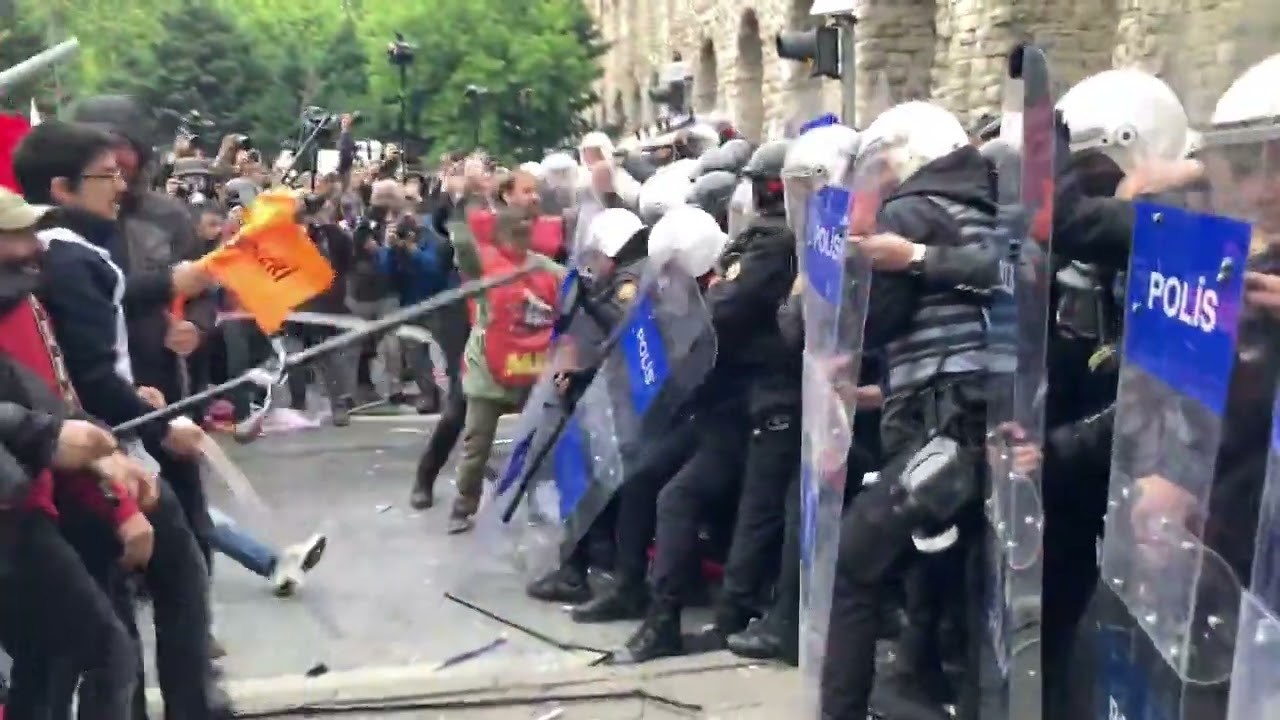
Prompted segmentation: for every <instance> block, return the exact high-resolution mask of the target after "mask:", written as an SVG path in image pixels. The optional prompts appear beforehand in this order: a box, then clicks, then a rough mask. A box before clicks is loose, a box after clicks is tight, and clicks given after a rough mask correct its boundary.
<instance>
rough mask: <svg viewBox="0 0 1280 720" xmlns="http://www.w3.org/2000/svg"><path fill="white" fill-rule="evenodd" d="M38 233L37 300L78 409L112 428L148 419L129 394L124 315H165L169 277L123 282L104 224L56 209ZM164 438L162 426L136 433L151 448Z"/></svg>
mask: <svg viewBox="0 0 1280 720" xmlns="http://www.w3.org/2000/svg"><path fill="white" fill-rule="evenodd" d="M38 227H39V228H40V230H39V232H38V235H39V237H40V239H41V241H42V242H43V243H45V245H46V250H45V252H44V259H43V268H42V271H41V287H40V289H39V291H38V292H37V295H38V296H39V299H40V301H41V302H42V303H43V304H44V306H45V307H46V308H47V309H48V311H49V318H50V321H51V325H52V327H53V330H54V334H55V335H56V339H57V343H58V345H59V347H60V349H61V352H62V356H63V359H64V361H65V363H66V367H67V373H68V375H69V376H70V380H71V383H72V384H73V385H74V386H75V387H76V388H77V390H78V391H79V393H80V402H81V404H82V405H83V407H84V409H85V410H86V411H87V412H89V413H90V414H91V415H93V416H94V417H97V418H100V419H101V420H103V421H105V422H107V423H109V424H111V425H113V426H114V425H117V424H119V423H122V422H125V421H126V420H132V419H133V418H136V417H138V416H140V415H144V414H146V413H148V412H150V411H151V407H150V406H149V405H147V404H146V403H145V402H143V400H142V398H140V397H138V391H137V389H136V385H137V384H139V383H138V380H137V378H136V377H135V375H134V362H133V353H132V348H133V346H132V344H131V343H130V337H129V331H128V323H127V320H126V315H127V312H128V309H129V308H131V307H141V308H148V307H165V306H166V305H167V304H168V302H169V295H170V287H171V284H170V279H169V275H168V274H167V273H156V274H151V275H144V276H139V277H137V278H135V279H134V280H133V281H128V282H126V280H125V272H124V270H123V268H122V265H121V260H120V258H121V255H122V254H123V253H122V251H121V245H122V243H120V242H119V241H118V240H117V239H116V231H117V228H116V225H115V223H112V222H111V221H108V220H103V219H100V218H95V217H92V216H89V215H87V214H86V213H83V212H78V211H73V210H68V209H65V208H58V209H55V210H53V211H51V212H49V213H48V214H47V215H45V216H44V218H43V219H42V220H41V222H40V225H39V226H38ZM162 391H163V389H162ZM167 432H168V427H167V425H166V424H164V423H152V424H150V425H147V426H144V427H142V428H140V429H139V435H140V436H141V437H142V438H143V439H144V440H147V441H155V442H157V443H158V442H160V441H162V440H163V439H164V437H165V435H166V434H167Z"/></svg>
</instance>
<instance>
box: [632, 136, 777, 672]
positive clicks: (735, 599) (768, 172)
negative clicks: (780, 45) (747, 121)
mask: <svg viewBox="0 0 1280 720" xmlns="http://www.w3.org/2000/svg"><path fill="white" fill-rule="evenodd" d="M786 152H787V143H786V142H785V141H777V142H771V143H766V144H765V145H763V146H761V147H760V148H759V149H758V150H757V151H756V153H755V155H754V156H753V157H752V158H751V160H750V161H749V162H748V163H747V165H746V166H745V167H744V168H743V176H744V177H745V178H747V179H748V180H749V181H750V183H751V192H752V205H753V207H754V208H756V211H757V214H756V215H755V216H754V217H752V218H751V219H750V222H749V223H748V225H747V227H746V228H745V229H744V231H743V232H742V233H741V234H740V235H739V236H738V237H736V238H732V239H731V241H730V245H729V247H728V248H727V250H726V251H725V254H724V257H723V258H722V259H721V265H722V268H723V270H722V272H721V273H720V274H719V276H718V277H717V278H716V279H715V280H714V281H713V283H712V284H711V286H710V288H709V289H708V291H707V295H706V301H707V304H708V306H709V307H710V309H711V315H712V319H713V323H714V325H715V330H716V336H717V338H718V341H719V345H720V347H721V348H732V349H733V350H732V351H731V352H721V353H720V354H719V355H718V356H717V364H716V368H715V370H713V371H712V377H711V378H710V379H709V380H708V381H707V382H706V383H705V384H704V385H703V387H702V388H701V391H700V392H699V393H698V395H697V397H696V398H695V405H696V408H695V411H694V412H695V415H696V416H697V417H698V418H699V426H700V429H701V433H702V434H701V437H700V438H699V443H698V448H697V449H696V451H695V452H694V455H693V457H692V458H690V459H689V461H688V462H687V463H686V464H685V465H684V467H682V468H681V469H680V471H679V472H678V473H676V476H675V477H674V478H672V479H671V481H670V482H669V483H667V485H666V487H664V488H663V489H662V491H661V493H660V494H659V496H658V523H657V532H656V555H655V558H654V567H653V578H652V582H651V588H650V590H651V604H650V607H649V612H648V615H647V616H646V618H645V621H644V622H643V623H642V624H641V626H640V627H639V628H638V629H637V630H636V632H635V634H634V635H632V637H631V638H630V639H629V640H628V641H627V643H626V649H627V651H628V653H629V654H630V656H631V659H632V660H634V661H637V662H640V661H645V660H649V659H653V658H657V657H662V656H664V655H674V654H678V653H680V652H681V651H682V650H683V648H682V639H681V635H680V610H681V607H682V605H683V603H684V602H685V601H686V599H687V595H688V592H689V589H690V588H689V587H688V583H689V578H690V577H692V576H694V575H696V572H697V562H698V552H697V539H698V531H699V526H700V523H702V522H704V521H706V520H708V519H710V518H711V517H712V516H713V515H714V514H716V513H717V512H719V513H724V512H726V511H727V512H736V523H735V529H734V536H733V541H732V543H731V545H730V556H729V559H728V561H727V563H726V566H725V589H724V594H723V596H722V598H721V600H720V603H719V606H718V607H717V610H716V619H715V627H714V630H713V632H714V634H715V635H716V636H717V637H718V638H719V639H720V640H721V641H723V638H725V637H727V636H728V635H730V634H732V633H735V632H738V631H740V630H742V629H743V628H745V627H746V624H747V622H748V621H749V620H750V618H751V617H752V616H753V615H754V614H756V611H755V607H756V605H757V604H758V603H757V600H758V598H759V596H760V595H761V594H762V593H763V591H764V589H765V588H764V586H765V585H767V584H770V583H772V581H773V580H774V574H775V573H776V570H777V566H776V553H775V552H771V551H772V550H773V549H774V548H776V547H778V545H779V544H780V543H781V540H782V531H783V521H784V512H783V506H784V502H783V501H784V499H785V494H786V490H787V486H788V483H789V480H790V478H791V475H792V474H793V473H795V472H797V471H798V466H799V455H798V452H799V446H800V436H799V430H800V428H799V410H800V358H799V356H798V355H796V354H795V353H794V352H787V351H786V345H785V343H784V342H783V340H782V337H781V333H780V331H779V329H778V327H777V325H776V324H775V323H769V322H766V323H762V322H760V319H761V318H762V317H763V318H770V317H773V316H774V315H775V314H776V313H777V309H778V306H779V304H780V303H781V302H782V300H783V299H784V298H785V297H786V296H787V295H788V293H789V292H790V289H791V286H792V284H793V283H794V282H795V275H796V262H795V236H794V235H793V234H792V232H791V230H790V229H789V228H788V227H787V223H786V209H785V202H784V198H783V191H782V177H781V175H782V166H783V162H784V160H785V158H786ZM744 440H747V441H748V443H749V446H748V452H747V459H746V463H745V466H744V470H743V471H742V472H741V473H739V472H733V471H732V470H733V469H734V467H735V466H737V465H738V464H739V463H741V462H742V455H741V447H742V443H743V441H744ZM726 470H729V471H726ZM735 489H740V492H739V493H738V494H739V495H740V498H741V499H740V502H739V503H738V504H736V507H734V506H733V505H732V504H730V506H729V507H726V498H732V497H733V496H734V494H735V493H734V490H735ZM730 502H731V501H730ZM770 556H773V557H774V564H773V565H772V568H771V567H769V566H766V565H764V564H763V562H762V559H763V558H768V557H770Z"/></svg>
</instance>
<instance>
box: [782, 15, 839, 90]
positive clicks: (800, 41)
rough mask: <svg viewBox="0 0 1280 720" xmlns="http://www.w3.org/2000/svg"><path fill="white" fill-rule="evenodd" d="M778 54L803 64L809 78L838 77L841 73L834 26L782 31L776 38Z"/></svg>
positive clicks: (837, 29) (837, 35) (836, 31)
mask: <svg viewBox="0 0 1280 720" xmlns="http://www.w3.org/2000/svg"><path fill="white" fill-rule="evenodd" d="M775 43H776V45H777V49H778V57H780V58H782V59H783V60H791V61H794V62H800V63H804V64H805V65H807V66H808V67H809V75H810V77H828V78H831V79H833V80H838V79H839V78H840V77H841V73H840V29H839V28H837V27H835V26H833V25H824V26H823V27H817V28H813V29H812V30H783V31H782V32H780V33H778V35H777V37H776V38H775Z"/></svg>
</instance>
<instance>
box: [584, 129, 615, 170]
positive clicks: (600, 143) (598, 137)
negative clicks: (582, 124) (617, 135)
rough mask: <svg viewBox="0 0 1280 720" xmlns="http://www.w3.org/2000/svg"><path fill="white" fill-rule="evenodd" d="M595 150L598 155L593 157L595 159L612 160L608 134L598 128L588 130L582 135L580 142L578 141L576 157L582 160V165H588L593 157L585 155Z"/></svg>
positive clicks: (611, 145)
mask: <svg viewBox="0 0 1280 720" xmlns="http://www.w3.org/2000/svg"><path fill="white" fill-rule="evenodd" d="M597 152H598V153H599V154H600V157H599V158H595V159H594V160H595V161H597V162H599V161H603V162H610V163H611V162H613V141H612V140H610V139H609V136H608V135H605V134H604V133H602V132H600V131H598V130H597V131H594V132H589V133H587V134H586V135H584V136H583V137H582V142H580V143H578V157H579V158H580V159H581V160H582V164H583V165H584V166H590V165H591V163H592V162H593V159H592V158H589V157H587V156H588V155H592V154H594V153H597Z"/></svg>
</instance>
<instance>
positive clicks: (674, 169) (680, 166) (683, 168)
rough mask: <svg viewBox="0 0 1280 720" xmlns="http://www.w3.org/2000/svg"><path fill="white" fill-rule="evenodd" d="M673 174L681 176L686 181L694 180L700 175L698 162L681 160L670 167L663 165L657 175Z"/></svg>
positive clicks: (688, 159)
mask: <svg viewBox="0 0 1280 720" xmlns="http://www.w3.org/2000/svg"><path fill="white" fill-rule="evenodd" d="M663 173H673V174H675V175H680V176H681V177H683V178H684V179H686V180H693V178H694V177H695V176H696V175H697V174H698V161H697V160H692V159H690V158H681V159H679V160H677V161H675V162H673V163H671V164H670V165H663V166H662V167H660V168H658V172H657V174H659V175H661V174H663Z"/></svg>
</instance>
